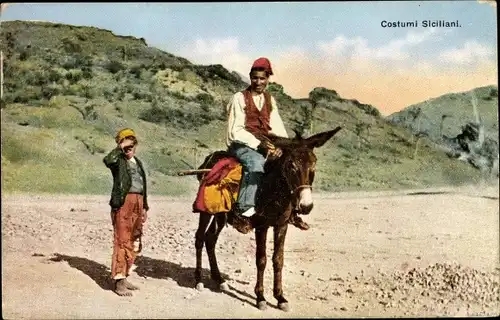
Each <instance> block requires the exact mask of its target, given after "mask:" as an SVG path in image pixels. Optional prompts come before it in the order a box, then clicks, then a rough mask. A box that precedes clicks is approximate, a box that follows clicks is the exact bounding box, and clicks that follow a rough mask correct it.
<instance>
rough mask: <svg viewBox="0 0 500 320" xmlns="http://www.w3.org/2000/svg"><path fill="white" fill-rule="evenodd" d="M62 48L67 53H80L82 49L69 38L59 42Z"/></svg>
mask: <svg viewBox="0 0 500 320" xmlns="http://www.w3.org/2000/svg"><path fill="white" fill-rule="evenodd" d="M61 42H62V47H63V49H64V50H65V51H66V52H67V53H79V52H81V51H82V47H81V46H80V44H78V43H77V42H76V41H74V40H72V39H70V38H67V37H66V38H63V39H62V40H61Z"/></svg>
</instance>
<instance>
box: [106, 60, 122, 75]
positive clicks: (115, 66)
mask: <svg viewBox="0 0 500 320" xmlns="http://www.w3.org/2000/svg"><path fill="white" fill-rule="evenodd" d="M104 68H106V70H108V71H109V72H111V73H112V74H116V73H117V72H119V71H121V70H124V69H125V66H124V65H123V64H122V63H121V62H119V61H116V60H111V61H109V62H108V63H107V64H106V65H105V67H104Z"/></svg>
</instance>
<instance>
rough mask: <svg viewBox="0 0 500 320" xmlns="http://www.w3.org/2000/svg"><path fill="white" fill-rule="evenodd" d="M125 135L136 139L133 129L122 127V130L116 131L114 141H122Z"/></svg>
mask: <svg viewBox="0 0 500 320" xmlns="http://www.w3.org/2000/svg"><path fill="white" fill-rule="evenodd" d="M127 137H134V138H136V139H137V137H136V136H135V132H134V130H132V129H130V128H126V129H122V130H120V131H118V133H117V134H116V137H115V141H116V143H120V142H122V140H123V139H125V138H127Z"/></svg>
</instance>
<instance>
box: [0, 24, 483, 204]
mask: <svg viewBox="0 0 500 320" xmlns="http://www.w3.org/2000/svg"><path fill="white" fill-rule="evenodd" d="M0 45H1V48H2V50H3V52H4V54H5V55H6V60H5V64H4V67H5V72H4V73H5V87H4V90H5V96H4V101H2V109H1V112H2V127H1V134H2V190H3V191H10V192H14V191H22V192H27V191H29V192H63V193H100V194H102V193H104V194H107V193H109V191H110V188H111V175H110V173H109V171H108V169H107V168H105V166H104V165H103V163H102V158H103V157H104V155H105V154H106V153H107V152H108V151H109V150H111V148H113V147H114V141H113V136H114V134H115V133H116V131H117V130H119V129H121V128H123V127H132V128H134V129H135V130H136V131H137V133H138V135H139V141H140V145H139V150H138V155H139V156H140V157H141V158H142V159H144V161H145V162H146V164H147V167H148V171H149V174H150V184H151V190H152V192H153V193H156V194H172V195H173V194H182V193H185V192H187V191H193V190H194V188H196V180H195V179H194V178H193V177H177V176H176V173H177V172H178V171H179V170H185V169H190V168H193V167H196V166H198V165H199V164H200V163H201V161H202V159H203V158H204V157H205V156H206V155H207V154H208V153H209V152H211V151H214V150H218V149H223V148H225V144H224V139H225V128H226V123H225V120H226V112H225V106H226V104H227V101H228V99H229V97H230V96H231V95H232V94H233V93H234V92H236V91H238V90H241V89H243V88H245V87H246V86H247V84H246V83H245V82H244V81H242V80H241V77H240V76H239V75H238V74H237V73H235V72H229V71H228V70H226V69H225V68H223V67H222V66H221V65H210V66H201V65H195V64H192V63H191V62H189V61H188V60H186V59H183V58H181V57H176V56H174V55H171V54H169V53H166V52H163V51H161V50H158V49H155V48H151V47H148V46H147V44H146V43H145V41H144V39H136V38H134V37H124V36H117V35H114V34H113V33H112V32H110V31H107V30H101V29H96V28H91V27H76V26H69V25H62V24H52V23H43V22H21V21H14V22H2V30H1V34H0ZM269 90H270V91H271V92H272V93H273V95H274V96H275V97H276V99H277V101H278V104H279V106H280V112H281V114H282V116H283V118H284V122H285V125H286V126H287V129H289V133H290V135H292V132H293V131H292V130H293V129H298V130H301V131H303V132H305V133H306V134H314V133H317V132H320V131H323V130H328V129H331V128H334V127H336V126H337V125H342V126H344V127H345V128H344V130H342V131H341V132H340V133H338V134H337V135H336V137H335V139H333V140H332V141H330V142H329V143H327V144H326V145H325V146H324V147H323V148H322V149H319V150H318V151H317V154H318V158H319V162H318V166H317V171H318V173H317V175H316V177H317V180H316V182H315V187H316V189H320V190H327V191H337V190H348V189H380V188H383V189H386V188H401V187H424V186H431V185H442V184H461V183H466V182H472V181H478V179H480V175H479V172H478V171H477V170H475V169H473V168H471V167H470V166H468V165H467V164H464V163H460V162H456V161H453V160H451V159H449V158H448V157H447V156H446V155H444V154H443V152H442V151H439V150H437V149H435V148H434V147H433V143H432V142H430V141H428V140H425V139H422V140H421V141H420V142H419V149H418V150H417V151H418V152H417V154H416V157H414V151H415V140H414V139H413V138H412V137H411V136H412V134H411V133H410V131H409V130H407V129H405V128H403V127H400V126H397V125H395V124H392V123H389V122H387V121H386V120H385V119H383V118H382V117H381V116H380V113H379V112H378V110H377V109H376V108H375V107H373V106H370V105H365V104H360V103H359V102H358V101H356V100H345V99H342V98H341V97H340V96H339V95H338V94H337V93H336V92H335V91H333V90H328V89H325V88H316V89H314V90H313V91H312V92H311V93H310V96H309V97H308V99H300V100H294V99H292V98H291V97H289V96H287V95H286V94H285V93H284V91H283V87H282V86H280V85H279V84H276V83H272V84H271V85H270V86H269Z"/></svg>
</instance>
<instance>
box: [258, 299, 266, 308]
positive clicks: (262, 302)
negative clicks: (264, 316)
mask: <svg viewBox="0 0 500 320" xmlns="http://www.w3.org/2000/svg"><path fill="white" fill-rule="evenodd" d="M257 308H259V310H266V309H267V301H265V300H264V301H259V302H257Z"/></svg>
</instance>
